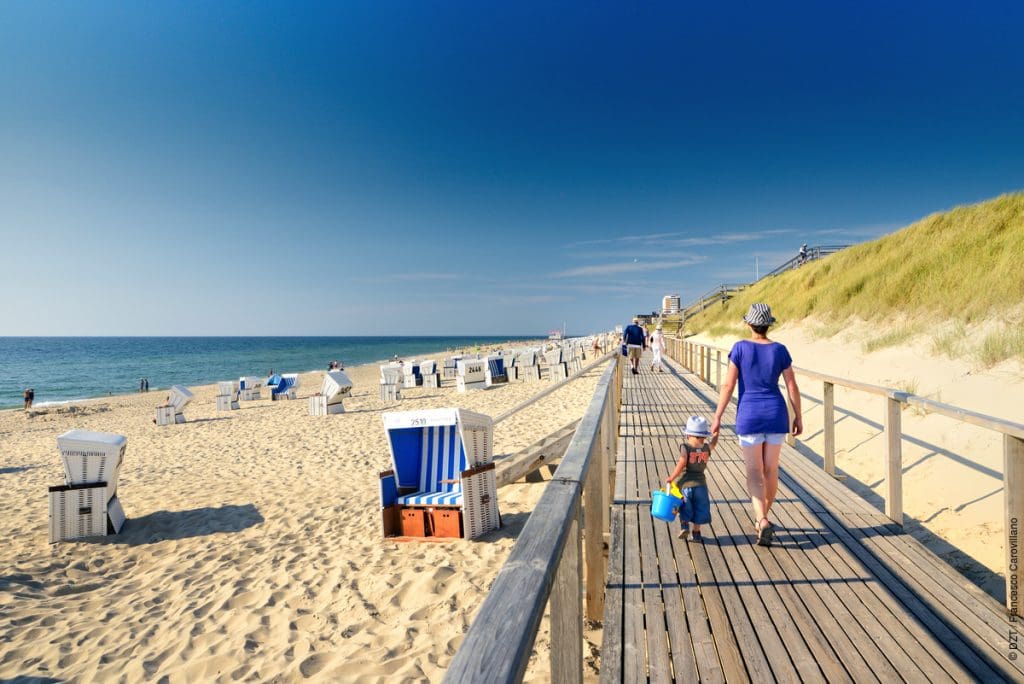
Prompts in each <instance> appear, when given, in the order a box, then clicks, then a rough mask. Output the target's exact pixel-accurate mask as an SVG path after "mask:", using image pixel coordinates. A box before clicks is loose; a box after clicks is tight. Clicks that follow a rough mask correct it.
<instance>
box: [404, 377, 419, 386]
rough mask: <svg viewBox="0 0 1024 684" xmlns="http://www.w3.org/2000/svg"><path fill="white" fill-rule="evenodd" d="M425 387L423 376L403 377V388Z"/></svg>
mask: <svg viewBox="0 0 1024 684" xmlns="http://www.w3.org/2000/svg"><path fill="white" fill-rule="evenodd" d="M422 385H423V376H422V375H403V376H402V387H421V386H422Z"/></svg>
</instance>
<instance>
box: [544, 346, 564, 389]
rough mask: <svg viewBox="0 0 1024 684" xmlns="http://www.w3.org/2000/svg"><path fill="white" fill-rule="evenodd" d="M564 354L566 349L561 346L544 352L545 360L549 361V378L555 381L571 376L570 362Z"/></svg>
mask: <svg viewBox="0 0 1024 684" xmlns="http://www.w3.org/2000/svg"><path fill="white" fill-rule="evenodd" d="M564 355H565V351H564V350H563V349H562V348H561V347H556V348H555V349H552V350H551V351H548V352H544V360H545V361H547V362H548V380H551V381H552V382H555V381H558V380H564V379H565V378H567V377H569V364H568V363H566V361H565V359H564V358H563V357H564Z"/></svg>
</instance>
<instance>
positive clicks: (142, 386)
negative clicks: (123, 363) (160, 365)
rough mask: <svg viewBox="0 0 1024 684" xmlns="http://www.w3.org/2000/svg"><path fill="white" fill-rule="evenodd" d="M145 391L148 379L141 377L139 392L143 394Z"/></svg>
mask: <svg viewBox="0 0 1024 684" xmlns="http://www.w3.org/2000/svg"><path fill="white" fill-rule="evenodd" d="M145 391H146V379H145V378H140V379H139V393H140V394H141V393H142V392H145Z"/></svg>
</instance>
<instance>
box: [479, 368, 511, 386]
mask: <svg viewBox="0 0 1024 684" xmlns="http://www.w3.org/2000/svg"><path fill="white" fill-rule="evenodd" d="M507 382H508V375H507V374H505V373H503V374H501V375H491V371H487V374H486V375H485V376H484V386H485V387H493V386H494V385H503V384H505V383H507Z"/></svg>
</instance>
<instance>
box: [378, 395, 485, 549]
mask: <svg viewBox="0 0 1024 684" xmlns="http://www.w3.org/2000/svg"><path fill="white" fill-rule="evenodd" d="M383 419H384V430H385V431H386V432H387V437H388V448H389V450H390V452H391V463H392V466H393V470H388V471H385V472H383V473H381V474H380V504H381V513H382V519H383V531H384V536H385V537H395V536H402V537H462V538H464V539H473V538H475V537H479V536H480V535H482V534H484V533H486V532H489V531H490V530H493V529H497V528H498V527H500V526H501V518H500V516H499V513H498V488H497V483H496V480H495V476H494V475H495V473H494V463H493V462H492V458H493V441H494V424H493V422H492V421H491V418H490V417H489V416H485V415H483V414H479V413H473V412H471V411H465V410H463V409H455V408H452V409H431V410H424V411H402V412H396V413H385V414H384V416H383Z"/></svg>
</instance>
